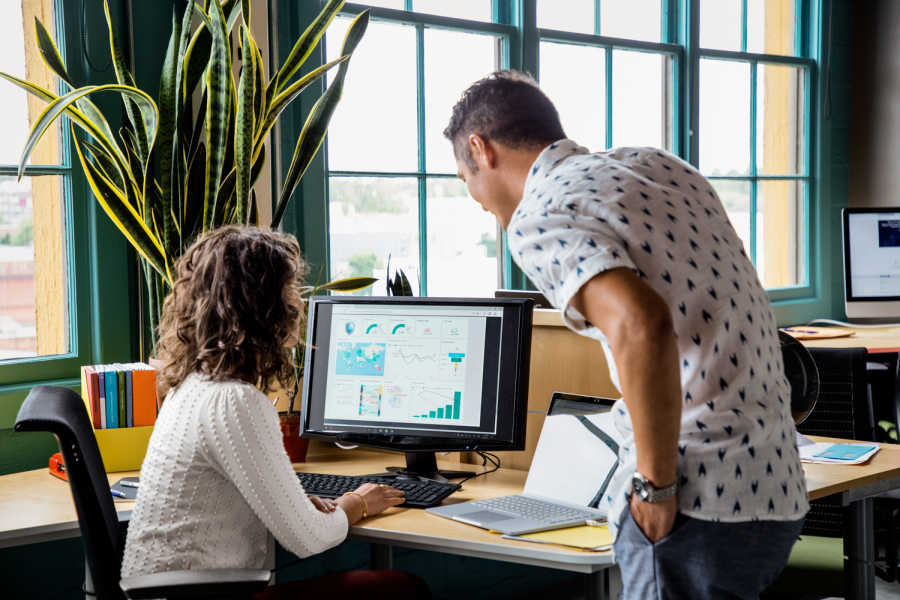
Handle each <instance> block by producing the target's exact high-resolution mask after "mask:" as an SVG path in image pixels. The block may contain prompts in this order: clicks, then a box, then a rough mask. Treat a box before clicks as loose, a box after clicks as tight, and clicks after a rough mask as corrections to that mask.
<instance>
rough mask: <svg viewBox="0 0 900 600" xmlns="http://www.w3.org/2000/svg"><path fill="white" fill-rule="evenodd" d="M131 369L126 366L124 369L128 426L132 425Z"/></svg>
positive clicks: (132, 379) (132, 377) (132, 393)
mask: <svg viewBox="0 0 900 600" xmlns="http://www.w3.org/2000/svg"><path fill="white" fill-rule="evenodd" d="M132 373H133V372H132V370H131V369H130V368H129V367H126V370H125V413H126V415H127V421H128V427H134V376H133V374H132Z"/></svg>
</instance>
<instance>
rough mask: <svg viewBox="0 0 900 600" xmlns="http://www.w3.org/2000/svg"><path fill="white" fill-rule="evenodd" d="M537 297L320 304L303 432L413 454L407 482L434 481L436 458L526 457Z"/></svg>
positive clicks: (312, 317) (316, 302)
mask: <svg viewBox="0 0 900 600" xmlns="http://www.w3.org/2000/svg"><path fill="white" fill-rule="evenodd" d="M532 307H533V302H532V301H531V300H523V299H493V298H477V299H460V298H450V299H448V298H399V297H383V298H378V297H358V296H353V297H347V296H344V297H322V298H319V297H317V298H313V299H312V302H311V304H310V307H309V324H308V333H307V344H308V350H307V355H306V365H305V377H304V382H303V401H302V416H301V423H302V425H301V434H302V435H303V436H304V437H308V438H313V439H321V440H329V441H340V442H345V443H351V444H358V445H361V446H370V447H375V448H384V449H390V450H397V451H400V452H404V453H406V459H407V460H406V462H407V465H406V468H405V469H403V468H399V467H397V468H393V469H391V470H392V471H394V472H397V473H400V474H401V475H404V476H415V477H428V478H435V479H451V478H456V477H462V476H468V475H471V473H465V474H463V473H438V472H437V464H436V461H435V456H434V453H435V452H440V451H444V452H446V451H451V452H452V451H467V450H473V451H475V450H523V449H524V446H525V419H526V412H527V403H528V370H529V366H530V358H531V347H530V346H531V326H532Z"/></svg>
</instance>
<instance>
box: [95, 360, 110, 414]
mask: <svg viewBox="0 0 900 600" xmlns="http://www.w3.org/2000/svg"><path fill="white" fill-rule="evenodd" d="M94 370H95V371H97V391H98V395H99V399H100V429H109V423H107V422H106V367H104V366H103V365H95V366H94Z"/></svg>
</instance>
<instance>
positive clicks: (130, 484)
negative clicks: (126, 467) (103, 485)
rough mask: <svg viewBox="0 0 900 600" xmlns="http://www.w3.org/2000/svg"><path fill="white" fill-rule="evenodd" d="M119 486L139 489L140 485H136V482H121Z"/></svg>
mask: <svg viewBox="0 0 900 600" xmlns="http://www.w3.org/2000/svg"><path fill="white" fill-rule="evenodd" d="M119 485H121V486H122V487H130V488H137V487H138V486H139V485H140V484H138V483H135V482H134V481H120V482H119Z"/></svg>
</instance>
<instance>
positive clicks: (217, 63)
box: [203, 2, 232, 231]
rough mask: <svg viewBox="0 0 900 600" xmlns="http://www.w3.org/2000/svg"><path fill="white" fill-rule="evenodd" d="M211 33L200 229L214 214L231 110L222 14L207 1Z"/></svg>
mask: <svg viewBox="0 0 900 600" xmlns="http://www.w3.org/2000/svg"><path fill="white" fill-rule="evenodd" d="M210 12H211V13H212V18H211V19H210V26H211V33H212V36H213V42H212V50H211V52H210V62H209V69H208V70H207V73H206V89H207V92H208V96H207V107H206V190H205V193H204V197H203V229H204V231H206V230H208V229H209V228H210V227H211V226H212V224H213V217H214V215H215V214H216V200H217V198H216V194H217V192H218V189H219V180H220V178H221V176H222V166H223V163H224V157H225V146H226V145H227V139H226V137H227V135H228V121H229V118H230V114H231V110H230V103H231V87H232V79H231V56H230V53H229V50H228V40H227V34H226V32H225V16H224V14H222V7H221V5H219V3H218V2H212V3H211V4H210Z"/></svg>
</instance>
